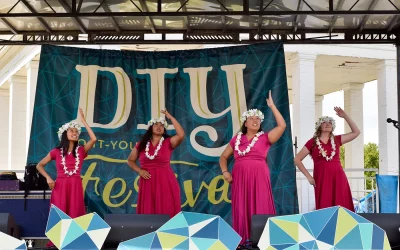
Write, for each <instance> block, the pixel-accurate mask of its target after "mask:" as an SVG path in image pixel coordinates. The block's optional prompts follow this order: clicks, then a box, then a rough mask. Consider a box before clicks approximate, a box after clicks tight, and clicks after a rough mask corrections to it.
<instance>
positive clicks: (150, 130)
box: [137, 125, 170, 153]
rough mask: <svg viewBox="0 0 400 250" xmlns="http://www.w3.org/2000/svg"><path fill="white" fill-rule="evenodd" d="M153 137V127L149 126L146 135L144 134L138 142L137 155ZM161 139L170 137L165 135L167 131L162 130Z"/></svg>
mask: <svg viewBox="0 0 400 250" xmlns="http://www.w3.org/2000/svg"><path fill="white" fill-rule="evenodd" d="M152 137H153V125H151V126H150V127H149V128H148V129H147V131H146V133H144V135H143V136H142V138H140V142H139V146H138V149H137V151H138V153H140V151H143V150H144V149H145V148H146V143H147V142H148V141H149V140H150V139H151V138H152ZM162 137H164V138H165V139H166V138H168V137H170V136H169V135H168V134H167V130H166V129H165V128H164V133H163V134H162Z"/></svg>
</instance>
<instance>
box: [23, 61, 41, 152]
mask: <svg viewBox="0 0 400 250" xmlns="http://www.w3.org/2000/svg"><path fill="white" fill-rule="evenodd" d="M25 67H26V80H27V82H26V85H27V91H26V152H27V153H28V149H29V139H30V135H31V125H32V117H33V108H34V105H35V94H36V84H37V78H38V70H39V62H38V61H30V62H29V63H28V64H27V65H26V66H25Z"/></svg>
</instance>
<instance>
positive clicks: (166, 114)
mask: <svg viewBox="0 0 400 250" xmlns="http://www.w3.org/2000/svg"><path fill="white" fill-rule="evenodd" d="M161 113H163V114H164V115H165V117H166V118H167V119H169V120H171V118H172V115H171V114H170V113H169V112H168V111H167V109H164V110H161Z"/></svg>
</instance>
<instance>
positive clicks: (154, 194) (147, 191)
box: [136, 138, 181, 218]
mask: <svg viewBox="0 0 400 250" xmlns="http://www.w3.org/2000/svg"><path fill="white" fill-rule="evenodd" d="M138 146H139V144H137V145H136V149H137V148H138ZM157 146H158V145H156V146H155V147H154V146H153V145H152V143H150V147H149V154H150V155H154V151H155V150H156V148H157ZM173 150H174V149H173V148H172V145H171V138H167V139H165V140H164V141H163V144H162V146H161V149H160V150H159V151H158V154H157V156H156V157H155V158H154V159H153V160H150V159H148V158H147V157H146V155H145V151H144V150H143V151H141V152H140V154H139V162H140V167H141V168H142V169H144V170H146V171H147V172H149V174H150V175H151V178H150V179H148V180H146V179H144V178H142V177H140V179H139V194H138V201H137V208H136V213H138V214H168V215H169V216H170V217H171V218H172V217H173V216H175V215H176V214H177V213H179V212H180V211H181V195H180V187H179V183H178V180H177V179H176V177H175V174H174V171H172V168H171V165H170V160H171V155H172V151H173Z"/></svg>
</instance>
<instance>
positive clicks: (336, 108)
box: [334, 107, 347, 118]
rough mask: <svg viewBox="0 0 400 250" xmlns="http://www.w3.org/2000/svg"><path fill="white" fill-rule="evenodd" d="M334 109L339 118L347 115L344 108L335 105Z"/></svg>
mask: <svg viewBox="0 0 400 250" xmlns="http://www.w3.org/2000/svg"><path fill="white" fill-rule="evenodd" d="M334 110H335V112H336V115H337V116H339V117H341V118H344V117H345V116H346V115H347V114H346V112H344V110H343V109H342V108H340V107H335V108H334Z"/></svg>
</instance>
